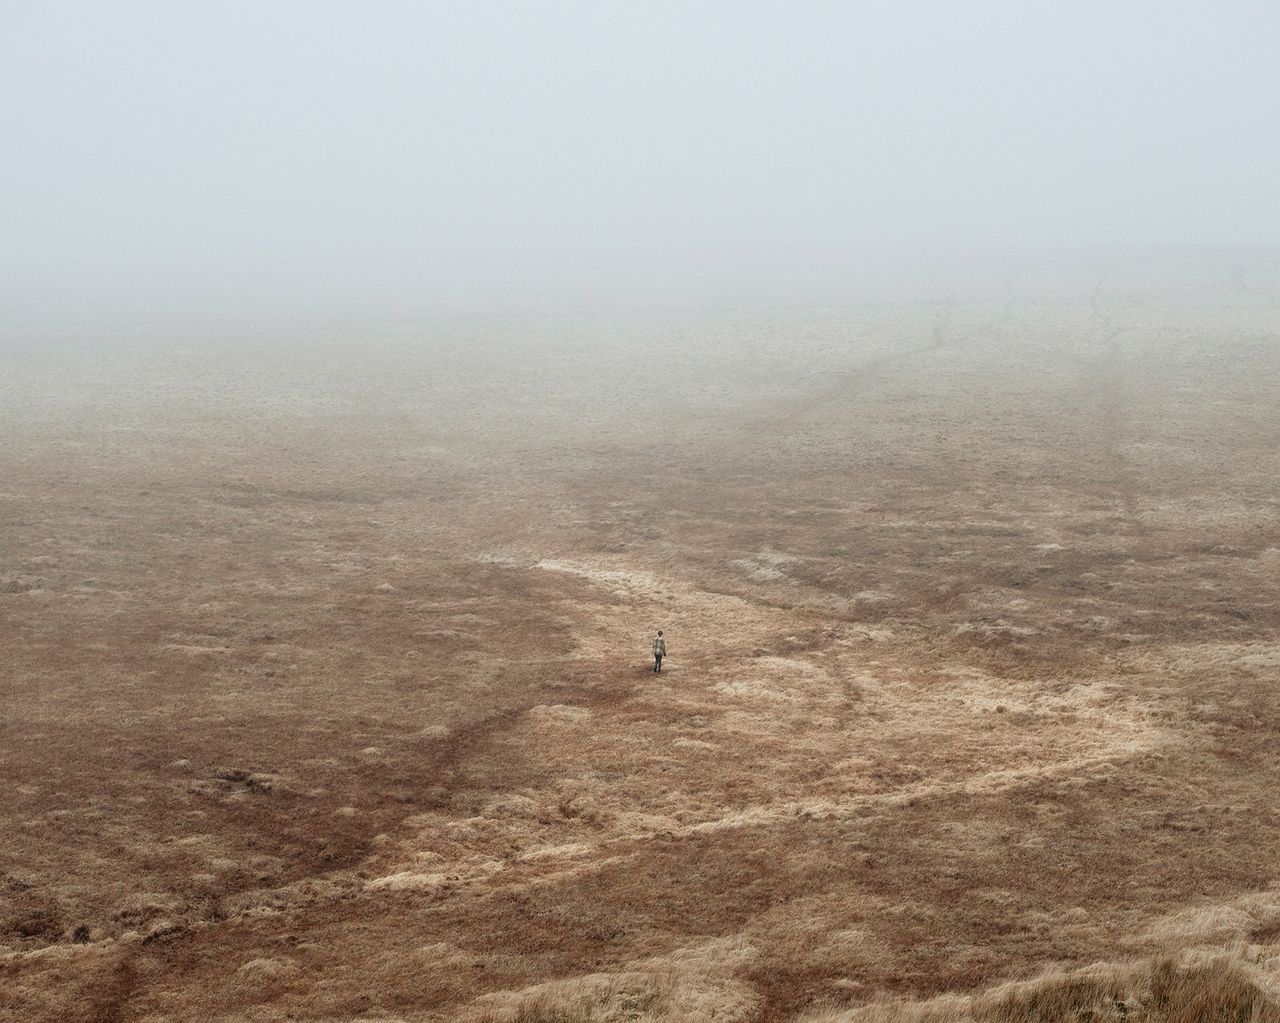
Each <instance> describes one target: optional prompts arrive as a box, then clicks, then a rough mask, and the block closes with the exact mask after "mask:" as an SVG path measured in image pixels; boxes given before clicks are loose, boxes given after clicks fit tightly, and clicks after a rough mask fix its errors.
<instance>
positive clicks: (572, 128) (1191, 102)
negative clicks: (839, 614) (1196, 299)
mask: <svg viewBox="0 0 1280 1023" xmlns="http://www.w3.org/2000/svg"><path fill="white" fill-rule="evenodd" d="M2 18H3V32H2V33H0V97H2V98H0V133H2V137H3V139H4V141H5V149H6V159H5V160H4V161H3V163H0V196H2V197H3V198H0V239H3V240H2V241H0V323H3V324H8V325H21V326H31V325H40V324H44V323H53V322H59V321H63V320H66V319H67V318H69V317H70V318H73V319H90V320H92V319H98V318H103V319H120V318H124V319H128V320H148V319H152V318H165V317H174V316H179V317H215V318H217V317H224V316H228V317H244V316H248V317H250V318H252V317H259V316H299V315H332V314H341V315H358V316H368V315H395V314H400V313H416V312H424V311H431V310H441V309H443V310H457V309H488V308H504V309H506V308H530V307H533V308H558V307H568V306H574V305H579V304H583V303H587V304H590V303H617V302H622V303H641V304H644V303H664V302H676V303H679V302H699V301H714V302H735V301H744V300H748V299H750V300H759V299H762V298H763V299H766V300H770V301H783V302H785V301H807V300H812V299H838V298H840V297H841V296H842V295H843V294H845V291H846V289H848V288H850V287H852V286H853V283H852V282H856V281H858V280H860V279H862V278H864V277H865V276H867V275H870V274H872V272H873V271H874V272H875V273H877V274H880V275H886V276H892V273H893V272H895V270H894V268H906V269H909V268H911V267H913V266H916V265H917V264H918V263H919V262H920V261H921V260H928V259H938V258H948V259H956V258H960V259H963V258H964V254H965V253H968V252H982V253H984V254H986V255H988V256H991V255H994V258H996V259H997V260H1000V259H1004V260H1007V261H1010V262H1017V261H1018V260H1019V259H1021V258H1023V257H1022V256H1021V255H1020V254H1024V253H1029V252H1034V253H1041V254H1044V253H1048V254H1053V253H1067V254H1073V255H1077V254H1080V253H1086V252H1097V251H1104V250H1112V249H1115V248H1124V249H1126V250H1130V251H1147V250H1150V251H1159V250H1167V249H1171V248H1175V249H1180V250H1182V249H1197V248H1200V247H1210V248H1214V249H1219V250H1221V249H1226V250H1234V249H1236V248H1247V249H1253V250H1256V249H1258V248H1264V249H1265V248H1270V247H1273V246H1275V245H1276V244H1277V243H1278V242H1280V204H1277V202H1276V196H1275V183H1276V181H1278V180H1280V141H1278V139H1277V134H1276V132H1275V129H1274V115H1275V107H1276V101H1277V98H1278V97H1280V65H1277V62H1276V60H1275V54H1274V45H1275V40H1276V39H1277V38H1278V37H1280V8H1277V7H1276V6H1275V5H1274V4H1271V3H1268V2H1262V0H1258V2H1241V0H1238V2H1227V3H1216V4H1207V3H1189V2H1173V3H1154V2H1141V3H1126V4H1123V5H1117V4H1113V3H1103V2H1088V3H1071V4H1065V3H1062V4H1045V3H1031V4H1028V3H1022V2H1012V0H1009V2H996V0H982V2H971V3H966V4H951V3H941V2H939V3H925V2H918V0H917V2H908V3H903V2H892V3H890V2H860V3H811V4H801V5H794V4H782V3H744V2H734V3H705V4H703V3H699V4H689V3H646V4H623V3H576V2H574V3H570V2H559V3H555V4H545V3H524V2H506V3H478V4H452V3H426V4H418V3H405V2H395V3H393V2H387V3H379V4H375V5H364V4H353V3H352V4H341V3H317V2H305V3H304V2H297V3H286V2H270V3H262V2H255V3H216V4H215V3H182V4H173V3H160V2H141V0H135V2H130V3H127V4H114V5H108V4H92V3H83V4H77V3H44V2H39V3H37V2H34V0H33V2H22V0H19V2H15V0H10V2H8V3H6V4H4V5H3V14H2Z"/></svg>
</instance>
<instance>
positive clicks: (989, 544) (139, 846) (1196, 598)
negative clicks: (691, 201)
mask: <svg viewBox="0 0 1280 1023" xmlns="http://www.w3.org/2000/svg"><path fill="white" fill-rule="evenodd" d="M1242 274H1243V276H1242ZM1245 285H1247V287H1246V286H1245ZM1276 285H1277V279H1276V276H1275V274H1274V272H1270V275H1269V276H1268V274H1267V273H1264V272H1263V271H1261V270H1248V271H1239V272H1234V273H1227V272H1225V271H1224V272H1223V273H1222V274H1220V275H1210V277H1208V278H1205V277H1191V276H1187V275H1183V276H1177V277H1164V276H1156V275H1154V274H1152V273H1146V272H1145V271H1144V272H1141V273H1140V272H1139V271H1138V270H1136V269H1131V270H1129V271H1127V272H1126V271H1121V270H1117V271H1116V272H1115V273H1113V274H1112V275H1111V276H1110V277H1109V278H1107V279H1106V281H1105V282H1104V284H1103V285H1102V286H1101V287H1095V281H1094V279H1093V278H1092V277H1090V278H1087V279H1086V278H1083V277H1082V278H1080V279H1079V280H1078V281H1075V282H1072V281H1067V282H1066V284H1065V285H1063V286H1061V287H1058V288H1057V290H1053V291H1051V290H1050V289H1049V288H1048V287H1047V286H1044V285H1039V284H1037V283H1036V282H1035V280H1034V279H1033V277H1031V276H1029V275H1023V276H1021V277H1018V278H1015V279H1014V280H1013V281H1011V282H1010V283H1009V285H1008V287H1007V288H1003V287H1002V288H998V289H996V291H997V293H998V294H997V298H996V299H994V300H988V299H987V298H984V296H983V295H982V294H980V293H977V292H974V293H972V294H968V293H963V292H958V293H957V294H955V296H954V298H953V300H951V301H949V302H942V303H933V304H923V305H914V306H911V305H886V306H877V307H874V308H865V309H860V310H855V311H851V312H848V313H841V314H836V313H833V312H823V313H815V314H808V315H802V314H799V313H786V314H782V313H779V314H771V315H768V316H765V315H759V316H751V317H748V316H742V317H737V318H734V317H729V316H716V317H712V316H707V317H703V318H695V317H683V318H676V317H671V318H668V319H666V320H653V321H649V322H645V323H637V322H631V321H625V320H622V319H618V318H615V319H607V320H606V319H597V320H591V319H585V318H584V319H581V320H545V321H532V322H527V323H520V324H514V323H501V322H497V321H491V322H479V321H469V322H463V323H455V324H449V325H447V326H441V327H439V328H424V329H423V332H422V333H423V337H422V338H421V339H418V338H415V339H413V340H412V341H408V340H402V339H396V338H391V337H383V338H381V339H376V340H369V341H362V342H360V343H356V342H354V341H349V340H342V341H339V340H325V339H323V338H320V339H316V340H309V341H307V342H306V343H305V344H304V343H301V342H299V343H298V344H294V345H291V344H287V343H284V342H281V343H279V344H274V345H273V344H256V343H249V342H245V343H237V342H234V341H222V342H217V343H212V342H211V343H203V342H200V343H197V342H194V341H193V342H190V343H183V344H171V343H168V342H167V340H165V339H156V340H154V341H150V340H137V339H134V340H130V341H128V342H120V343H114V344H104V345H102V346H96V347H95V346H86V347H85V348H83V349H82V350H76V351H71V350H70V349H69V348H67V347H66V346H65V345H62V344H61V343H58V344H51V345H47V346H44V347H40V348H38V349H35V348H33V349H31V350H29V351H25V352H24V351H23V350H22V349H21V347H14V348H11V349H7V350H6V351H5V352H4V354H2V355H0V360H2V364H0V430H2V431H3V437H4V443H3V444H2V445H0V652H2V653H3V671H2V672H0V782H2V785H0V1020H4V1021H6V1023H8V1021H23V1023H28V1021H45V1020H49V1021H59V1023H62V1021H65V1023H71V1021H76V1023H79V1021H88V1023H161V1021H170V1020H174V1021H178V1020H181V1021H193V1023H194V1021H216V1023H283V1021H315V1023H355V1021H361V1023H397V1021H399V1023H446V1021H448V1023H461V1021H492V1023H515V1021H523V1023H532V1021H535V1020H537V1021H543V1023H549V1021H553V1020H554V1021H561V1023H564V1021H572V1023H581V1021H592V1023H596V1021H611V1023H612V1021H622V1020H631V1021H646V1023H658V1021H661V1023H713V1021H714V1023H765V1021H775V1020H777V1021H785V1023H799V1021H807V1023H905V1021H915V1023H942V1021H954V1023H958V1021H972V1023H995V1021H1010V1023H1012V1021H1015V1020H1018V1021H1021V1020H1040V1021H1045V1023H1049V1021H1054V1023H1058V1021H1062V1023H1066V1021H1073V1023H1084V1021H1092V1023H1112V1021H1122V1020H1123V1021H1125V1023H1156V1021H1160V1023H1172V1021H1178V1023H1193V1021H1196V1023H1198V1021H1217V1020H1222V1021H1227V1020H1230V1021H1252V1023H1264V1021H1272V1020H1275V1019H1276V1018H1277V1008H1276V1006H1277V1004H1278V1003H1280V887H1278V886H1277V882H1280V806H1278V805H1277V797H1276V794H1277V792H1280V758H1278V757H1277V742H1276V737H1277V735H1278V734H1280V633H1278V626H1280V599H1278V593H1280V591H1278V589H1277V579H1278V578H1280V490H1278V489H1277V488H1278V484H1277V480H1280V443H1278V441H1280V436H1277V433H1276V424H1277V423H1280V409H1278V408H1277V403H1278V396H1280V347H1278V346H1277V343H1276V338H1275V321H1274V317H1275V309H1274V304H1275V302H1274V299H1270V298H1269V297H1268V296H1269V295H1273V294H1275V293H1276V290H1275V289H1276ZM658 628H662V629H663V630H664V631H665V632H666V635H667V638H668V642H669V648H670V658H669V662H668V668H667V670H665V671H664V672H663V673H662V674H661V675H660V676H656V675H654V674H653V673H652V672H650V671H649V670H648V667H649V662H648V649H649V640H650V637H651V636H652V634H653V632H654V630H656V629H658Z"/></svg>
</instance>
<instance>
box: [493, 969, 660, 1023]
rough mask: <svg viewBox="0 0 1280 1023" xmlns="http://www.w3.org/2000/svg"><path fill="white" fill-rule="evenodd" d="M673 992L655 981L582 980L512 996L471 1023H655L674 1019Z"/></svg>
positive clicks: (653, 978) (645, 978)
mask: <svg viewBox="0 0 1280 1023" xmlns="http://www.w3.org/2000/svg"><path fill="white" fill-rule="evenodd" d="M673 991H674V982H673V981H672V980H671V979H670V978H665V977H661V976H636V977H627V978H594V977H588V978H582V979H580V980H572V981H565V982H561V983H555V984H549V985H545V986H541V987H538V988H535V989H533V990H532V991H528V992H524V993H521V994H519V995H516V996H515V997H514V999H513V1000H511V1001H509V1002H508V1003H507V1004H505V1005H500V1006H495V1007H492V1008H489V1009H487V1010H486V1011H484V1012H483V1014H482V1015H480V1016H479V1017H477V1023H658V1021H660V1020H667V1019H672V1018H674V1016H673V1014H672V1013H673V1010H674V1009H675V1006H674V1004H673V1001H672V997H671V996H672V994H673Z"/></svg>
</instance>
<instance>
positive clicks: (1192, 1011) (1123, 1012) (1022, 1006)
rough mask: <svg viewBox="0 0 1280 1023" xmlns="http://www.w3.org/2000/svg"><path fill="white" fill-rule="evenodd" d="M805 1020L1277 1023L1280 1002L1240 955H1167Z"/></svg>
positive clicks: (866, 1022) (879, 1022)
mask: <svg viewBox="0 0 1280 1023" xmlns="http://www.w3.org/2000/svg"><path fill="white" fill-rule="evenodd" d="M805 1023H1280V1004H1278V1003H1277V1002H1276V1001H1275V1000H1274V999H1272V998H1271V997H1270V996H1269V995H1268V994H1267V993H1266V992H1264V991H1263V990H1262V989H1261V988H1260V987H1259V985H1258V984H1257V982H1256V981H1255V980H1254V979H1253V978H1252V977H1251V976H1250V974H1249V972H1248V968H1247V967H1246V966H1245V965H1244V964H1241V963H1239V962H1236V961H1233V960H1229V959H1222V960H1218V961H1216V962H1212V963H1207V964H1201V965H1194V966H1178V965H1175V964H1174V963H1173V962H1170V961H1168V960H1162V961H1157V962H1153V963H1149V964H1146V965H1144V966H1142V967H1135V968H1128V969H1125V968H1121V967H1113V968H1107V969H1100V970H1091V971H1089V972H1087V973H1075V974H1069V975H1056V976H1048V977H1044V978H1040V979H1038V980H1035V981H1029V982H1026V983H1021V984H1016V985H1008V986H1004V987H1001V988H997V989H995V990H993V991H989V992H985V993H983V994H980V995H977V996H974V997H956V996H945V997H943V998H939V999H935V1000H932V1001H929V1002H914V1003H907V1002H893V1003H885V1004H879V1005H872V1006H867V1007H864V1008H861V1009H855V1010H852V1011H848V1012H834V1013H824V1014H820V1015H816V1016H808V1017H806V1019H805Z"/></svg>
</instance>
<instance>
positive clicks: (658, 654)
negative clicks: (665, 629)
mask: <svg viewBox="0 0 1280 1023" xmlns="http://www.w3.org/2000/svg"><path fill="white" fill-rule="evenodd" d="M666 656H667V641H666V640H665V639H663V638H662V630H661V629H659V630H658V635H657V636H655V637H654V639H653V670H654V671H661V670H662V659H663V658H664V657H666Z"/></svg>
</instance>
